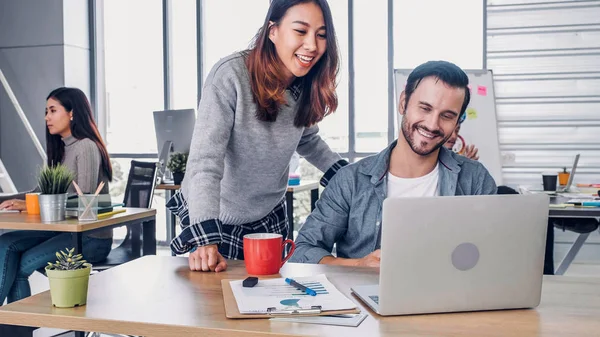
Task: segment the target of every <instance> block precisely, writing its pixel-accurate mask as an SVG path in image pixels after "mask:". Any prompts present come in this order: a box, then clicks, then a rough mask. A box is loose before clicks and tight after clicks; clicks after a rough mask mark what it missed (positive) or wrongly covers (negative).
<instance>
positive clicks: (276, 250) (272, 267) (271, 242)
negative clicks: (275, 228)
mask: <svg viewBox="0 0 600 337" xmlns="http://www.w3.org/2000/svg"><path fill="white" fill-rule="evenodd" d="M287 243H289V244H290V245H292V249H291V250H290V252H289V253H288V254H287V256H286V257H285V259H283V260H282V258H283V249H284V247H285V245H286V244H287ZM295 249H296V245H295V244H294V241H292V240H289V239H288V240H285V241H284V240H283V236H282V235H281V234H272V233H255V234H246V235H244V260H245V263H246V271H247V272H248V274H250V275H273V274H277V273H279V269H281V267H282V266H283V264H284V263H285V262H286V261H287V260H288V259H289V258H290V257H291V256H292V254H293V253H294V250H295Z"/></svg>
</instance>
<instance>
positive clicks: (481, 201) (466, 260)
mask: <svg viewBox="0 0 600 337" xmlns="http://www.w3.org/2000/svg"><path fill="white" fill-rule="evenodd" d="M548 202H549V197H548V196H547V195H545V194H531V195H493V196H458V197H428V198H388V199H386V200H385V201H384V203H383V225H382V233H381V238H382V239H381V268H380V275H379V284H378V285H367V286H355V287H352V291H353V292H354V293H355V294H356V295H357V296H358V297H359V298H360V299H361V300H362V301H364V302H365V303H366V304H368V305H369V306H370V307H371V308H372V309H373V310H374V311H375V312H376V313H378V314H380V315H410V314H424V313H442V312H457V311H479V310H496V309H515V308H532V307H536V306H537V305H538V304H539V302H540V296H541V286H542V276H543V268H544V249H545V244H546V229H547V224H548Z"/></svg>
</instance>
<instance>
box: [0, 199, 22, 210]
mask: <svg viewBox="0 0 600 337" xmlns="http://www.w3.org/2000/svg"><path fill="white" fill-rule="evenodd" d="M0 209H6V210H18V211H24V210H26V209H27V206H26V205H25V200H19V199H12V200H6V201H4V202H3V203H1V204H0Z"/></svg>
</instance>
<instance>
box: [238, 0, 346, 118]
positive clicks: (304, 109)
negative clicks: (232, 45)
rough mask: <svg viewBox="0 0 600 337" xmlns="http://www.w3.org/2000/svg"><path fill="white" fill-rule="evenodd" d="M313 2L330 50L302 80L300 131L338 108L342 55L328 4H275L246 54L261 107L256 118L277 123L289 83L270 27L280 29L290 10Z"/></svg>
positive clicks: (285, 0) (291, 0)
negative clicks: (317, 10) (317, 9)
mask: <svg viewBox="0 0 600 337" xmlns="http://www.w3.org/2000/svg"><path fill="white" fill-rule="evenodd" d="M307 2H313V3H315V4H317V5H318V6H319V7H320V8H321V11H322V12H323V18H324V20H325V29H326V31H327V33H326V39H327V49H326V50H325V53H324V54H323V56H322V57H321V59H320V60H319V61H318V62H317V64H315V65H314V66H313V68H312V69H311V70H310V71H309V72H308V74H306V76H304V77H302V78H298V79H296V81H300V82H301V88H302V95H301V97H300V102H299V104H298V111H297V113H296V117H295V119H294V125H295V126H296V127H309V126H312V125H314V124H316V123H318V122H320V121H321V120H322V119H323V118H324V117H325V116H327V115H329V114H330V113H332V112H334V111H335V110H336V109H337V106H338V99H337V95H336V93H335V89H336V85H337V84H336V78H337V74H338V70H339V54H338V46H337V40H336V37H335V29H334V27H333V19H332V16H331V11H330V10H329V5H328V4H327V1H326V0H273V1H271V6H270V7H269V12H268V13H267V16H266V18H265V22H264V24H263V26H262V27H261V28H260V29H259V31H258V33H257V34H256V36H255V37H254V40H253V43H252V46H251V48H250V50H248V51H247V54H246V66H247V67H248V72H249V74H250V84H251V87H252V92H253V93H254V102H255V103H256V104H257V105H258V111H257V113H256V118H258V119H259V120H261V121H269V122H273V121H275V120H276V119H277V113H278V112H279V107H280V106H281V105H282V104H286V98H285V91H286V89H287V87H286V85H287V84H286V79H285V75H284V70H285V69H284V67H285V66H284V65H283V63H282V62H281V61H280V60H279V57H278V56H277V51H276V50H275V45H274V44H273V42H272V41H271V40H270V39H269V23H270V22H274V23H275V25H278V24H279V23H280V22H281V19H282V18H283V17H284V15H285V13H286V12H287V10H288V9H289V8H291V7H293V6H295V5H298V4H301V3H307Z"/></svg>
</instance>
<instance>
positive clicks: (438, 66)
mask: <svg viewBox="0 0 600 337" xmlns="http://www.w3.org/2000/svg"><path fill="white" fill-rule="evenodd" d="M430 76H433V77H435V78H437V79H439V80H440V81H442V82H444V83H446V84H447V85H449V86H450V87H452V88H461V89H464V90H465V99H464V101H463V105H462V107H461V109H460V114H459V117H458V120H459V121H460V119H461V117H462V116H463V115H464V114H465V111H467V106H468V105H469V102H470V101H471V91H470V90H469V77H468V76H467V74H465V72H464V71H463V70H462V69H460V68H459V67H458V66H457V65H455V64H454V63H451V62H447V61H429V62H425V63H423V64H421V65H419V66H418V67H416V68H415V69H414V70H413V71H412V72H411V73H410V75H408V79H407V80H406V88H405V89H404V97H405V98H406V99H405V101H404V104H405V105H406V106H408V101H409V99H410V96H412V94H413V92H414V91H415V90H416V89H417V87H418V86H419V83H421V80H422V79H424V78H426V77H430Z"/></svg>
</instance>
